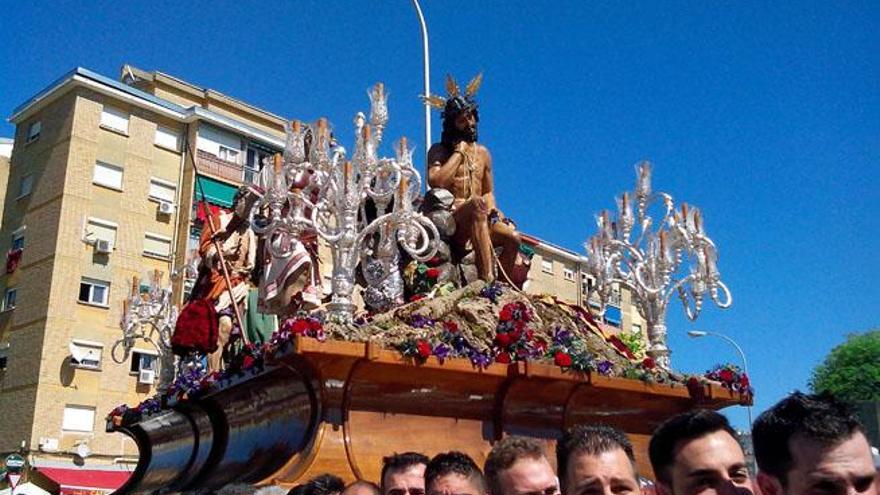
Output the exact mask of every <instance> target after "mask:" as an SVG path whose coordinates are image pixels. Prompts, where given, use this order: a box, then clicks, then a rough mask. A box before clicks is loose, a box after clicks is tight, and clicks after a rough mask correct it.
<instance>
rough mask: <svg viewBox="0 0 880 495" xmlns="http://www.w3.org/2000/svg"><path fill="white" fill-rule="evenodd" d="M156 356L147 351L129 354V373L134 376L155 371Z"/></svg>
mask: <svg viewBox="0 0 880 495" xmlns="http://www.w3.org/2000/svg"><path fill="white" fill-rule="evenodd" d="M157 356H158V354H157V353H155V352H149V351H134V352H132V353H131V367H130V368H129V373H130V374H132V375H136V374H138V373H140V372H141V371H156V359H157Z"/></svg>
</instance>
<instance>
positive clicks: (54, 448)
mask: <svg viewBox="0 0 880 495" xmlns="http://www.w3.org/2000/svg"><path fill="white" fill-rule="evenodd" d="M40 450H41V451H43V452H58V439H57V438H44V437H42V438H40Z"/></svg>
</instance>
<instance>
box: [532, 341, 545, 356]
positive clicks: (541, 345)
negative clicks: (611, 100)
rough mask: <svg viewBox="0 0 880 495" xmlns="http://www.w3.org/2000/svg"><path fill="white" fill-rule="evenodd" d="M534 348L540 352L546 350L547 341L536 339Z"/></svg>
mask: <svg viewBox="0 0 880 495" xmlns="http://www.w3.org/2000/svg"><path fill="white" fill-rule="evenodd" d="M535 349H537V350H538V351H540V352H541V353H542V354H543V353H544V352H546V351H547V342H545V341H543V340H538V341H536V342H535Z"/></svg>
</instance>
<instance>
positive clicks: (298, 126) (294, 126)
mask: <svg viewBox="0 0 880 495" xmlns="http://www.w3.org/2000/svg"><path fill="white" fill-rule="evenodd" d="M290 127H291V128H292V129H293V132H294V134H299V131H300V129H301V128H302V124H301V123H300V121H298V120H291V121H290Z"/></svg>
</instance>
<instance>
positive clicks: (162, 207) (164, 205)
mask: <svg viewBox="0 0 880 495" xmlns="http://www.w3.org/2000/svg"><path fill="white" fill-rule="evenodd" d="M159 213H161V214H163V215H171V214H173V213H174V204H173V203H169V202H168V201H159Z"/></svg>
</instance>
